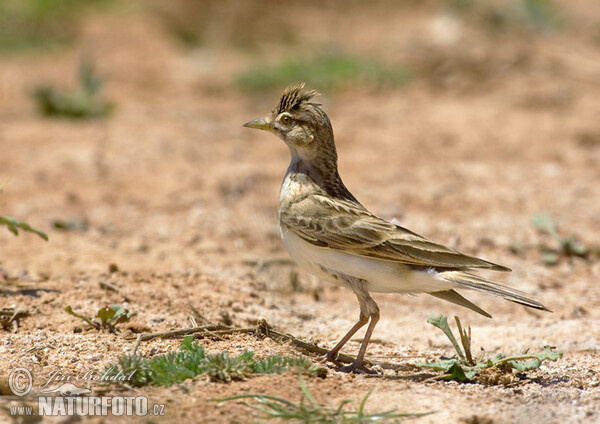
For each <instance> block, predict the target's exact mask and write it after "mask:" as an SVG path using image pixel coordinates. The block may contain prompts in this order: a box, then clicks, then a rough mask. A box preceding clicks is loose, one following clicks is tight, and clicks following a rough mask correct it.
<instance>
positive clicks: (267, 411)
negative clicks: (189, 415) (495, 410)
mask: <svg viewBox="0 0 600 424" xmlns="http://www.w3.org/2000/svg"><path fill="white" fill-rule="evenodd" d="M299 378H300V387H301V389H302V397H301V398H300V401H299V402H297V403H296V402H292V401H290V400H288V399H285V398H281V397H278V396H271V395H265V394H249V395H238V396H231V397H227V398H224V399H211V400H213V401H215V402H229V401H234V400H241V399H251V400H254V403H250V402H246V403H245V404H246V406H248V407H249V408H252V409H254V410H256V411H258V412H260V416H259V418H261V419H265V420H268V419H280V420H290V421H298V422H302V423H339V424H341V423H344V424H350V423H375V422H383V423H385V422H397V421H398V420H401V419H403V418H414V417H419V416H423V415H428V414H431V412H426V413H406V414H401V413H397V412H395V410H393V409H392V410H388V411H383V412H375V413H367V412H366V411H365V407H366V404H367V400H368V399H369V396H370V395H371V393H372V390H369V391H368V392H367V394H366V395H365V396H364V397H363V398H362V399H361V401H360V404H359V405H358V409H356V405H355V403H354V402H353V401H351V400H348V399H346V400H343V401H342V402H340V404H339V405H338V406H337V407H336V406H333V405H331V404H329V405H323V404H321V403H319V402H317V400H316V399H315V398H314V397H313V395H312V394H311V393H310V392H309V391H308V388H307V387H306V383H305V381H304V379H303V378H302V376H299ZM352 405H354V409H352V408H350V407H351V406H352Z"/></svg>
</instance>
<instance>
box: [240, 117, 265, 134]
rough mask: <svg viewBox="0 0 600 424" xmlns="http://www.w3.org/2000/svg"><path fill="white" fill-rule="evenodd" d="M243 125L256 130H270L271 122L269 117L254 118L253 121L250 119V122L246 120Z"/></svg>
mask: <svg viewBox="0 0 600 424" xmlns="http://www.w3.org/2000/svg"><path fill="white" fill-rule="evenodd" d="M244 126H245V127H248V128H254V129H256V130H265V131H270V130H271V122H270V119H269V118H267V117H265V118H259V119H255V120H254V121H250V122H246V123H245V124H244Z"/></svg>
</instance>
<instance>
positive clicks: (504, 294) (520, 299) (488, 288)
mask: <svg viewBox="0 0 600 424" xmlns="http://www.w3.org/2000/svg"><path fill="white" fill-rule="evenodd" d="M437 277H438V278H441V279H443V280H446V281H448V282H451V283H454V284H456V287H455V288H465V289H471V290H477V291H481V292H484V293H490V294H493V295H496V296H499V297H501V298H503V299H506V300H510V301H511V302H515V303H519V304H521V305H525V306H529V307H530V308H535V309H539V310H542V311H548V312H552V311H551V310H550V309H548V308H547V307H545V306H544V305H542V304H541V303H540V302H538V301H537V300H533V299H530V298H528V297H527V293H524V292H522V291H520V290H515V289H512V288H510V287H506V286H503V285H501V284H498V283H494V282H493V281H490V280H486V279H485V278H482V277H479V276H477V275H473V274H469V273H468V272H464V271H444V272H440V273H439V274H437Z"/></svg>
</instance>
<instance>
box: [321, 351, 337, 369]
mask: <svg viewBox="0 0 600 424" xmlns="http://www.w3.org/2000/svg"><path fill="white" fill-rule="evenodd" d="M337 355H338V354H337V352H332V351H329V352H327V353H326V354H325V355H323V356H319V357H318V358H317V361H319V362H322V363H326V362H331V363H332V364H334V365H335V366H338V367H341V366H342V362H340V361H338V360H337Z"/></svg>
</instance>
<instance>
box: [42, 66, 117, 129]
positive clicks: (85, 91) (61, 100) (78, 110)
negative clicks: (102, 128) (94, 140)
mask: <svg viewBox="0 0 600 424" xmlns="http://www.w3.org/2000/svg"><path fill="white" fill-rule="evenodd" d="M77 81H78V84H79V86H78V87H77V88H75V89H73V90H63V89H59V88H56V87H54V86H51V85H42V86H40V87H38V88H37V89H36V90H35V91H34V93H33V95H32V96H33V99H34V100H35V102H36V104H37V107H38V109H39V111H40V113H41V114H42V115H44V116H48V117H65V118H71V119H90V118H102V117H106V116H108V115H109V114H110V113H111V112H112V111H113V109H114V104H113V103H110V102H108V101H106V100H104V99H103V98H102V96H101V90H102V85H103V81H102V78H100V76H98V74H97V73H96V69H95V68H94V64H93V62H92V61H91V59H90V58H88V57H87V56H83V57H82V58H81V60H80V63H79V71H78V74H77Z"/></svg>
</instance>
